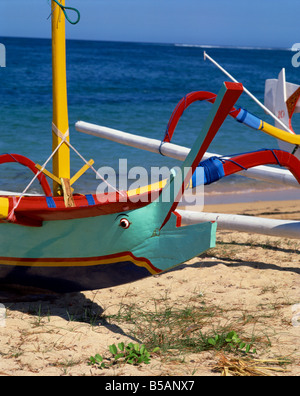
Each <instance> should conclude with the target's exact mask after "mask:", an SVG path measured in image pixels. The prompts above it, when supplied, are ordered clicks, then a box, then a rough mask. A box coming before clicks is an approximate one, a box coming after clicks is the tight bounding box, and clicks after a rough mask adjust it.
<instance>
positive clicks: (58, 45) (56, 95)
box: [51, 0, 70, 196]
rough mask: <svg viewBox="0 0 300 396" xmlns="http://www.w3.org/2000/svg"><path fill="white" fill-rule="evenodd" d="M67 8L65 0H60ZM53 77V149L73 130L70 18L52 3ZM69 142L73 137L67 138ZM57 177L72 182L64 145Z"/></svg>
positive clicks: (55, 163)
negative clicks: (68, 70) (69, 84)
mask: <svg viewBox="0 0 300 396" xmlns="http://www.w3.org/2000/svg"><path fill="white" fill-rule="evenodd" d="M60 3H61V4H62V5H63V6H64V5H65V0H60ZM51 5H52V75H53V76H52V78H53V124H54V125H53V126H52V150H53V151H54V150H55V149H56V148H57V146H58V145H59V144H60V143H61V140H62V139H61V137H60V134H62V135H65V134H66V133H68V131H69V119H68V100H67V73H66V38H65V26H66V18H65V15H64V13H63V12H62V10H61V8H60V7H59V6H58V5H57V4H56V3H55V2H54V1H53V0H52V1H51ZM67 140H68V141H69V136H68V137H67ZM53 174H54V175H55V176H56V177H57V178H59V179H61V178H65V179H70V148H69V146H68V145H67V144H66V143H63V144H62V145H61V146H60V148H59V149H58V151H57V153H56V154H55V155H54V157H53ZM53 195H54V196H58V195H62V188H61V185H59V184H58V183H57V182H55V181H54V183H53Z"/></svg>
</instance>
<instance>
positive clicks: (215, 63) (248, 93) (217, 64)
mask: <svg viewBox="0 0 300 396" xmlns="http://www.w3.org/2000/svg"><path fill="white" fill-rule="evenodd" d="M206 58H207V59H209V60H210V61H211V62H212V63H213V64H214V65H215V66H217V67H218V68H219V69H220V70H221V71H222V72H223V73H224V74H225V75H226V76H227V77H229V78H230V79H231V80H232V81H234V82H236V83H237V82H239V81H237V80H236V79H235V78H234V77H233V76H232V75H231V74H229V73H228V71H227V70H225V69H224V68H223V67H222V66H221V65H219V63H217V62H216V61H215V60H214V59H213V58H212V57H210V56H209V55H207V53H206V52H205V51H204V60H205V59H206ZM244 91H245V92H246V94H247V95H249V96H250V98H251V99H253V100H254V102H255V103H257V104H258V105H259V106H260V107H261V108H262V109H263V110H264V111H265V112H266V113H268V114H269V115H270V116H271V117H272V118H274V120H275V121H277V122H278V123H279V124H280V125H281V126H282V127H283V128H284V129H285V130H286V131H287V132H290V133H293V132H292V131H291V130H290V129H289V128H288V127H287V126H286V125H285V124H284V123H283V122H282V121H281V120H280V119H279V118H278V117H276V115H275V114H274V113H273V112H272V111H271V110H269V109H268V108H267V107H266V106H264V105H263V104H262V103H261V102H260V101H259V100H258V99H257V98H256V97H255V96H254V95H253V94H252V93H251V92H250V91H248V89H247V88H246V87H245V86H244Z"/></svg>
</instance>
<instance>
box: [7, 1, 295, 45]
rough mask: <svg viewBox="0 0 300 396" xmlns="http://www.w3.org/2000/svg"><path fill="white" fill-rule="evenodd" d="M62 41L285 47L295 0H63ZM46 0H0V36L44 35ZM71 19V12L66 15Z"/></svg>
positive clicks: (290, 37) (290, 40) (291, 33)
mask: <svg viewBox="0 0 300 396" xmlns="http://www.w3.org/2000/svg"><path fill="white" fill-rule="evenodd" d="M66 4H67V5H68V6H70V7H75V8H78V9H79V11H80V13H81V21H80V23H79V24H78V25H75V26H73V25H70V24H68V26H67V38H68V39H83V40H104V41H133V42H152V43H180V44H197V45H221V46H222V45H225V46H227V45H232V46H250V47H280V48H282V47H284V48H291V46H292V45H293V44H294V43H297V42H300V30H299V15H300V13H299V11H300V1H299V0H284V1H282V0H66ZM50 12H51V11H50V0H0V41H1V37H4V36H5V37H7V36H9V37H10V36H11V37H38V38H50V29H51V24H50V19H49V20H47V18H48V16H49V15H50ZM70 17H72V13H70Z"/></svg>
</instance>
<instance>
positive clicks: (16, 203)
mask: <svg viewBox="0 0 300 396" xmlns="http://www.w3.org/2000/svg"><path fill="white" fill-rule="evenodd" d="M52 130H53V132H54V133H56V134H57V136H59V137H60V138H61V142H60V143H59V145H58V146H57V147H56V149H55V150H54V151H53V152H52V154H51V155H50V156H49V158H48V159H47V160H46V161H45V162H44V164H43V165H42V167H41V169H40V171H39V172H37V173H36V174H35V176H34V177H33V179H32V180H31V181H30V182H29V184H28V185H27V186H26V187H25V189H24V191H23V192H22V193H21V194H20V196H19V197H18V199H17V200H15V199H14V206H13V208H12V210H11V211H10V212H9V214H8V216H7V221H12V220H13V219H14V216H15V214H14V212H15V210H16V209H17V207H18V206H19V204H20V202H21V199H22V198H23V197H24V196H25V194H26V192H27V191H28V189H29V188H30V187H31V185H32V184H33V182H34V181H35V180H36V179H37V178H38V176H39V175H40V174H41V173H42V172H43V171H44V169H45V168H46V166H47V164H48V162H49V161H50V160H51V159H52V158H53V157H54V155H55V154H56V153H57V151H58V149H59V148H60V146H61V145H62V144H63V143H66V144H67V145H68V146H69V147H70V148H71V149H72V150H73V151H74V152H75V153H76V154H77V155H78V157H79V158H81V159H82V161H83V162H85V163H86V164H87V165H89V167H90V168H91V169H92V170H93V171H94V172H95V174H96V175H97V176H98V178H99V179H101V180H102V181H103V182H104V183H106V184H107V186H108V187H110V188H111V189H113V190H114V191H115V192H117V193H118V194H119V195H121V196H123V197H124V196H126V194H124V193H123V192H122V191H119V190H118V189H116V188H115V187H114V186H112V185H111V184H110V183H108V181H107V180H105V179H104V177H103V176H101V175H100V173H99V172H98V171H97V170H96V169H95V168H94V167H93V166H90V164H89V163H88V161H87V160H86V159H85V158H84V157H83V156H82V155H81V154H80V153H79V151H78V150H76V148H75V147H74V146H73V145H72V144H71V143H70V142H69V141H68V140H67V137H68V136H69V129H68V130H67V132H66V133H65V134H63V133H62V132H61V131H60V130H59V129H58V128H57V126H56V125H54V124H53V123H52Z"/></svg>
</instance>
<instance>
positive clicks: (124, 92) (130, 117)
mask: <svg viewBox="0 0 300 396" xmlns="http://www.w3.org/2000/svg"><path fill="white" fill-rule="evenodd" d="M0 42H1V43H3V44H4V45H5V47H6V56H7V58H6V68H0V109H1V110H0V153H19V154H22V155H25V156H27V157H29V158H30V159H32V160H33V161H35V162H38V163H40V164H42V163H44V161H45V160H46V159H47V158H48V157H49V155H50V154H51V148H52V141H51V139H52V134H51V123H52V71H51V41H50V40H47V39H28V38H22V39H20V38H0ZM204 50H205V51H207V53H208V54H209V55H210V56H211V57H213V58H214V59H215V60H216V61H217V62H219V63H220V64H221V65H222V66H223V67H224V68H225V69H227V70H228V71H229V72H230V73H231V74H232V75H233V76H234V77H235V78H236V79H237V80H238V81H240V82H242V83H243V84H244V86H245V87H246V88H248V90H249V91H250V92H252V93H253V94H254V95H255V96H256V97H257V98H258V99H259V100H260V101H261V102H263V100H264V84H265V80H266V79H268V78H277V76H278V73H279V72H280V70H281V69H282V68H283V67H284V68H285V69H286V76H287V81H289V82H293V83H299V84H300V68H294V67H293V66H292V63H291V59H292V55H293V53H292V52H291V51H289V50H287V49H255V48H214V47H211V48H203V47H201V46H200V45H199V46H191V45H176V44H144V43H124V42H102V41H75V40H74V41H73V40H72V41H67V78H68V104H69V121H70V133H71V142H72V144H73V145H74V146H75V147H76V148H77V149H78V150H79V151H80V153H81V154H82V155H83V156H84V157H85V158H86V159H88V160H89V159H90V158H93V159H94V160H95V168H97V169H98V168H100V167H102V166H110V167H113V168H115V169H118V166H119V158H126V159H127V160H128V168H130V167H133V166H144V167H146V168H147V169H150V167H151V166H157V167H161V166H168V167H172V166H176V165H178V164H179V162H177V161H176V160H173V159H169V158H166V157H162V156H160V155H157V154H153V153H148V152H146V151H141V150H137V149H134V148H130V147H127V146H121V145H119V144H117V143H114V142H110V141H107V140H102V139H99V138H96V137H92V136H89V135H85V134H82V133H79V132H77V131H76V130H75V126H74V125H75V122H76V121H78V120H82V121H86V122H91V123H95V124H98V125H103V126H107V127H111V128H115V129H119V130H122V131H126V132H130V133H133V134H136V135H143V136H147V137H151V138H155V139H163V137H164V134H165V130H166V127H167V124H168V121H169V118H170V116H171V114H172V112H173V110H174V108H175V107H176V105H177V103H178V102H179V101H180V100H181V98H183V97H184V96H185V95H186V94H187V93H189V92H192V91H197V90H205V91H211V92H214V93H218V91H219V89H220V87H221V84H222V82H223V81H225V80H228V78H226V77H225V76H224V75H223V74H222V72H221V71H220V70H218V69H217V68H216V67H215V66H214V65H213V64H212V63H210V62H209V61H208V60H207V61H204V59H203V51H204ZM237 105H239V106H242V107H244V108H246V109H247V110H248V111H250V112H252V113H254V114H256V115H257V116H258V117H261V118H262V119H264V120H265V121H267V122H269V123H271V124H273V121H272V119H271V118H270V117H269V116H267V115H265V113H264V111H263V110H262V109H261V108H260V107H258V105H257V104H255V103H254V102H253V101H252V100H251V99H250V98H249V97H248V96H247V95H246V94H243V95H242V97H241V98H240V99H239V101H238V104H237ZM210 107H211V105H210V104H209V103H206V102H197V103H194V104H193V105H191V106H190V107H189V108H188V109H187V110H186V111H185V113H184V114H183V116H182V118H181V120H180V122H179V124H178V126H177V128H176V130H175V134H174V139H173V143H177V144H180V145H183V146H186V147H191V146H192V144H193V142H194V141H195V139H196V136H197V134H198V133H199V131H200V130H201V127H202V125H203V123H204V120H205V118H206V115H207V113H208V111H209V109H210ZM299 117H300V116H299ZM293 127H294V130H295V131H296V132H297V131H300V119H297V115H296V116H295V117H294V119H293ZM261 148H278V146H277V142H276V140H275V139H273V138H272V137H269V136H267V135H265V134H263V133H262V132H257V131H255V130H252V129H249V128H247V127H245V126H243V125H241V124H238V123H237V122H236V121H235V120H233V119H231V117H228V119H227V120H226V121H225V123H224V124H223V126H222V128H221V129H220V131H219V132H218V134H217V136H216V138H215V139H214V141H213V142H212V144H211V146H210V148H209V151H210V152H214V153H219V154H224V155H230V154H237V153H241V152H247V151H252V150H257V149H261ZM82 165H83V163H82V161H81V159H79V158H78V157H77V156H76V154H75V153H74V154H72V162H71V169H72V172H71V173H72V174H74V173H75V172H76V171H77V170H78V169H79V168H80V167H81V166H82ZM48 168H49V170H50V171H51V166H50V165H48ZM0 169H1V171H0V172H1V173H0V175H1V186H0V190H12V191H22V190H23V189H24V188H25V187H26V185H27V183H28V181H29V180H30V179H31V174H30V173H28V172H27V170H26V169H25V168H23V167H21V166H18V165H16V164H13V165H1V167H0ZM244 180H245V179H244V178H239V177H232V178H228V179H226V180H225V182H223V184H222V183H220V184H218V183H217V184H215V185H214V186H213V189H211V191H214V190H215V191H218V190H220V191H222V188H223V189H225V190H226V191H227V190H228V191H229V190H232V191H234V190H237V189H245V188H249V189H255V188H263V184H262V183H258V184H256V182H255V183H254V182H253V181H252V182H250V181H249V182H248V184H244ZM98 184H99V180H96V176H95V174H94V173H93V172H91V171H89V172H88V173H87V174H86V176H83V177H82V178H80V179H79V181H78V182H77V183H76V185H74V187H75V190H76V191H78V192H83V191H85V192H94V191H95V189H96V187H97V185H98ZM245 185H246V186H248V187H245ZM36 190H38V185H34V186H33V187H32V189H31V191H36Z"/></svg>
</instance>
